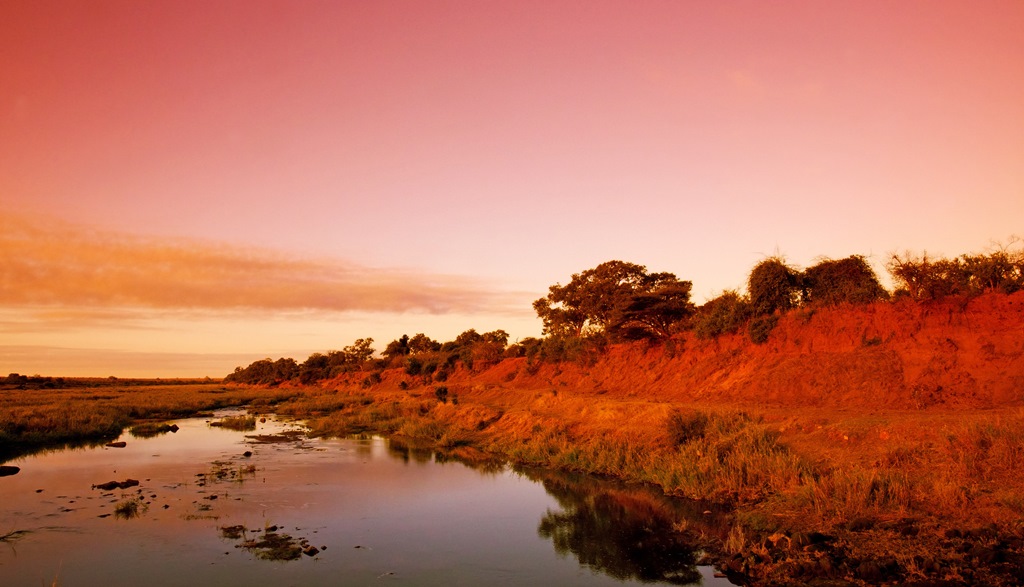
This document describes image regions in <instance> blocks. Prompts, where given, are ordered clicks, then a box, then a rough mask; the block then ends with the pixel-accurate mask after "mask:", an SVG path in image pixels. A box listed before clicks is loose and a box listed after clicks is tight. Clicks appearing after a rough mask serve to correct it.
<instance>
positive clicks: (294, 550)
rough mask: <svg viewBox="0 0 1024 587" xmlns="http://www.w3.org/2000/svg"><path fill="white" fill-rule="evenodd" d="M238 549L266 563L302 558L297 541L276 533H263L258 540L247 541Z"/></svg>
mask: <svg viewBox="0 0 1024 587" xmlns="http://www.w3.org/2000/svg"><path fill="white" fill-rule="evenodd" d="M238 547H239V548H244V549H246V550H248V551H250V552H252V553H253V554H255V555H256V558H259V559H262V560H268V561H291V560H295V559H298V558H300V557H301V556H302V547H301V546H299V541H298V540H296V539H295V538H292V537H291V536H289V535H288V534H278V533H277V532H264V533H263V536H262V537H260V538H259V539H254V540H247V541H245V542H243V543H242V544H239V545H238Z"/></svg>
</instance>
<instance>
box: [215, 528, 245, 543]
mask: <svg viewBox="0 0 1024 587" xmlns="http://www.w3.org/2000/svg"><path fill="white" fill-rule="evenodd" d="M220 535H221V536H223V537H224V538H227V539H229V540H241V539H242V538H245V526H243V525H241V524H239V525H237V526H221V527H220Z"/></svg>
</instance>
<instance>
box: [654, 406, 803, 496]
mask: <svg viewBox="0 0 1024 587" xmlns="http://www.w3.org/2000/svg"><path fill="white" fill-rule="evenodd" d="M667 427H668V435H669V438H670V439H671V441H672V443H673V444H674V454H672V455H671V456H672V458H671V459H670V460H668V461H667V462H666V463H665V464H664V465H662V467H660V468H659V469H660V476H661V477H662V478H661V479H660V483H661V484H662V485H663V486H664V487H665V489H666V490H667V491H669V492H672V493H677V494H682V495H686V496H688V497H693V498H698V499H707V498H725V499H730V500H739V501H752V500H758V499H761V498H764V497H766V496H768V495H771V494H773V493H777V492H780V491H783V490H785V489H788V488H791V487H795V486H797V485H799V484H800V482H801V479H803V478H804V477H805V476H806V475H807V474H809V472H810V470H809V468H808V466H807V465H806V464H805V463H803V462H802V461H801V459H800V458H799V457H797V456H796V455H795V454H793V453H792V452H791V451H790V450H789V449H788V448H787V447H786V446H784V445H783V444H781V443H780V442H779V433H778V431H776V430H773V429H771V428H770V427H769V426H768V425H767V424H765V423H763V422H761V421H760V420H759V419H754V418H752V417H750V416H749V415H748V414H746V413H744V412H722V413H707V412H689V413H687V412H675V413H673V414H671V415H670V416H669V418H668V423H667Z"/></svg>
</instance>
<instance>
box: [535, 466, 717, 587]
mask: <svg viewBox="0 0 1024 587" xmlns="http://www.w3.org/2000/svg"><path fill="white" fill-rule="evenodd" d="M523 473H524V474H525V475H526V476H527V477H530V478H531V479H534V480H538V481H541V482H542V483H543V484H544V488H545V489H546V490H547V491H548V493H550V494H551V495H552V496H553V497H554V498H555V499H556V500H557V501H558V504H559V505H560V506H561V508H562V511H558V512H555V511H550V510H549V511H548V512H547V513H546V514H545V515H544V517H543V518H542V519H541V522H540V526H539V527H538V529H537V532H538V533H539V534H540V535H541V536H542V537H543V538H548V539H551V541H552V542H553V543H554V546H555V551H556V552H557V553H558V554H559V555H560V556H566V555H567V554H570V553H571V554H572V555H573V556H575V557H576V558H577V559H578V560H579V562H580V564H581V565H584V566H587V567H590V568H592V569H594V570H596V571H599V572H602V573H605V574H608V575H611V576H612V577H615V578H616V579H619V580H636V581H642V582H645V583H654V582H665V583H670V584H673V585H689V584H695V583H696V584H699V583H700V582H701V575H700V572H699V571H698V570H697V567H696V562H697V551H698V547H697V546H695V544H694V542H693V540H692V539H690V538H689V537H688V536H686V535H685V534H684V533H682V532H679V531H677V530H676V522H677V520H679V519H680V517H679V516H680V514H681V513H683V512H679V511H678V510H677V508H675V507H673V506H672V505H671V504H670V502H669V500H667V499H665V498H663V497H659V496H657V495H656V494H654V493H651V492H647V491H644V490H641V489H637V490H630V489H624V488H610V487H604V486H603V484H601V483H598V482H595V481H594V480H588V479H587V478H584V477H579V478H576V479H573V478H572V477H570V476H564V475H559V474H552V473H551V472H538V471H530V472H526V471H524V472H523Z"/></svg>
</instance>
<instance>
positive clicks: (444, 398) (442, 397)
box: [434, 385, 448, 404]
mask: <svg viewBox="0 0 1024 587" xmlns="http://www.w3.org/2000/svg"><path fill="white" fill-rule="evenodd" d="M434 397H436V398H437V401H439V402H441V403H442V404H446V403H448V388H447V387H445V386H443V385H442V386H440V387H435V388H434Z"/></svg>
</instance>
